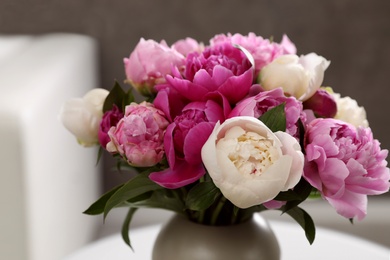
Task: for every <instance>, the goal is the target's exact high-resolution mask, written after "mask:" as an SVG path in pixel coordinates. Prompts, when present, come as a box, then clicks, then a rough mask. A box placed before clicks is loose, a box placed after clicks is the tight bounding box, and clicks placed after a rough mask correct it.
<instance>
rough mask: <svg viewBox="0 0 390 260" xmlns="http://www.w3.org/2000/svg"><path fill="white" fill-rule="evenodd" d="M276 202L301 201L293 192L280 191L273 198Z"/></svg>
mask: <svg viewBox="0 0 390 260" xmlns="http://www.w3.org/2000/svg"><path fill="white" fill-rule="evenodd" d="M274 200H278V201H292V200H301V196H300V195H299V194H297V193H296V192H295V191H293V190H288V191H282V192H279V194H278V195H277V196H276V197H275V198H274Z"/></svg>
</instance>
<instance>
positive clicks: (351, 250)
mask: <svg viewBox="0 0 390 260" xmlns="http://www.w3.org/2000/svg"><path fill="white" fill-rule="evenodd" d="M270 224H271V226H272V228H273V230H274V232H275V235H276V236H277V238H278V240H279V243H280V247H281V251H282V260H289V259H300V260H312V259H316V260H328V259H354V260H367V259H375V260H388V259H389V257H390V250H389V249H388V248H386V247H383V246H380V245H377V244H375V243H372V242H369V241H367V240H363V239H360V238H357V237H354V236H350V235H346V234H343V233H339V232H335V231H331V230H328V229H324V228H319V229H317V235H316V240H315V241H314V243H313V245H310V244H309V243H308V242H307V240H306V237H305V235H304V233H303V230H302V229H301V227H300V226H299V225H297V224H292V223H287V222H281V221H270ZM160 227H161V226H160V225H152V226H145V227H140V228H137V229H134V230H132V232H131V233H130V238H131V242H132V245H133V248H134V252H133V251H131V249H130V248H129V247H128V246H127V245H126V244H125V243H124V242H123V241H122V237H121V236H120V234H115V235H111V236H108V237H106V238H103V239H101V240H98V241H96V242H95V243H93V244H90V245H88V246H86V247H85V248H83V249H81V250H79V251H77V252H75V253H73V254H71V255H70V256H68V257H66V258H65V259H64V260H85V259H94V260H106V259H115V260H122V259H123V260H127V259H132V260H148V259H151V252H152V248H153V243H154V241H155V238H156V237H157V234H158V231H159V229H160ZM188 235H189V236H190V235H191V234H188ZM172 250H175V249H174V248H172Z"/></svg>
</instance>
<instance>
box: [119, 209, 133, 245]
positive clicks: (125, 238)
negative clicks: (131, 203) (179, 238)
mask: <svg viewBox="0 0 390 260" xmlns="http://www.w3.org/2000/svg"><path fill="white" fill-rule="evenodd" d="M136 211H137V208H130V209H129V211H128V212H127V215H126V218H125V221H124V222H123V224H122V232H121V234H122V238H123V241H125V243H126V244H127V245H128V246H129V247H130V248H131V250H133V247H132V246H131V243H130V237H129V232H130V223H131V220H132V219H133V216H134V213H135V212H136ZM133 251H134V250H133Z"/></svg>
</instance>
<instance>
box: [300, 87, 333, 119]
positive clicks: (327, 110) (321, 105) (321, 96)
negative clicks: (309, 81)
mask: <svg viewBox="0 0 390 260" xmlns="http://www.w3.org/2000/svg"><path fill="white" fill-rule="evenodd" d="M303 109H311V110H313V112H314V114H315V115H316V116H318V117H330V118H332V117H334V116H335V115H336V113H337V104H336V100H335V99H334V97H333V96H332V95H331V94H329V93H328V91H326V90H324V89H318V90H317V91H316V92H315V93H314V95H313V96H311V97H310V98H309V99H308V100H306V101H304V102H303Z"/></svg>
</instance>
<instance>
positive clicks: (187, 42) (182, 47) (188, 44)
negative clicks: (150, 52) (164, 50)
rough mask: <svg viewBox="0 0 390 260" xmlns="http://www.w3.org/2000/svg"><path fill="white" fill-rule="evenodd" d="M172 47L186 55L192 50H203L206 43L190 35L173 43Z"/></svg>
mask: <svg viewBox="0 0 390 260" xmlns="http://www.w3.org/2000/svg"><path fill="white" fill-rule="evenodd" d="M172 49H173V50H176V51H177V52H179V53H181V54H183V55H184V56H187V55H188V54H189V53H191V52H199V53H200V52H202V51H203V50H204V45H203V44H201V43H198V42H197V41H196V40H194V39H192V38H190V37H187V38H185V39H181V40H178V41H177V42H175V43H174V44H172Z"/></svg>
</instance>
